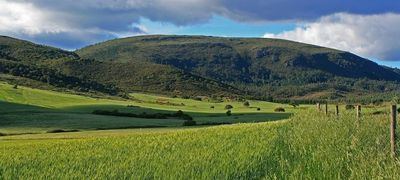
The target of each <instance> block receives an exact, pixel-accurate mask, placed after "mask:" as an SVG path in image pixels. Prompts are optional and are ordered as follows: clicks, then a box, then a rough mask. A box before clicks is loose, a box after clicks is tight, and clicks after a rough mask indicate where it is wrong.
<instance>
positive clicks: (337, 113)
mask: <svg viewBox="0 0 400 180" xmlns="http://www.w3.org/2000/svg"><path fill="white" fill-rule="evenodd" d="M336 116H339V105H338V104H336Z"/></svg>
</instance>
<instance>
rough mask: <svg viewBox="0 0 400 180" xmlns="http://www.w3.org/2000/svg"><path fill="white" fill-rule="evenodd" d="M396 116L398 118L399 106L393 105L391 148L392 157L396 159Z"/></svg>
mask: <svg viewBox="0 0 400 180" xmlns="http://www.w3.org/2000/svg"><path fill="white" fill-rule="evenodd" d="M396 116H397V106H396V105H392V107H391V115H390V146H391V153H392V157H396V121H397V119H396Z"/></svg>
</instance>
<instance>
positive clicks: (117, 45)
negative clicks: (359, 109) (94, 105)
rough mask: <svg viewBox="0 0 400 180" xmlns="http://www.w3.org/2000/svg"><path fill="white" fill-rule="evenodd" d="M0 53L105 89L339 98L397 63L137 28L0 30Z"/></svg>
mask: <svg viewBox="0 0 400 180" xmlns="http://www.w3.org/2000/svg"><path fill="white" fill-rule="evenodd" d="M0 59H3V60H0V62H1V63H2V64H0V65H1V66H0V71H1V72H3V73H8V74H13V75H16V76H23V77H27V78H31V79H35V78H36V79H35V80H39V81H42V82H47V81H46V80H43V78H42V79H40V78H38V77H35V76H32V75H30V76H26V75H24V74H25V73H24V71H23V72H22V73H21V72H20V73H15V72H14V73H12V72H11V71H9V70H4V67H5V65H4V64H7V63H8V64H10V63H13V64H14V66H16V65H15V64H18V65H19V66H26V67H25V68H28V67H30V68H33V69H35V71H46V72H47V71H49V72H52V73H53V74H57V75H59V76H60V77H57V79H58V78H61V79H64V80H62V82H63V83H59V85H57V84H56V85H57V86H60V87H65V88H68V89H71V88H73V89H75V90H78V91H81V90H84V91H92V90H93V91H100V92H103V93H108V94H116V93H118V92H119V93H121V92H132V91H143V92H150V93H158V94H167V95H176V96H182V97H195V96H212V97H223V96H230V97H238V96H241V97H248V98H257V99H268V100H271V99H272V98H274V99H321V98H323V99H338V98H345V97H347V98H348V97H357V96H366V95H371V94H379V97H381V95H382V96H384V95H385V94H390V93H392V92H396V91H398V90H399V89H400V83H399V82H400V73H399V70H398V69H393V68H388V67H384V66H380V65H378V64H376V63H374V62H372V61H370V60H367V59H364V58H362V57H359V56H356V55H354V54H351V53H348V52H343V51H339V50H334V49H329V48H324V47H319V46H314V45H309V44H302V43H298V42H292V41H286V40H278V39H265V38H222V37H208V36H164V35H152V36H137V37H130V38H123V39H115V40H111V41H107V42H103V43H98V44H94V45H91V46H88V47H85V48H82V49H79V50H77V51H75V52H69V51H64V50H61V49H57V48H53V47H48V46H42V45H37V44H33V43H30V42H27V41H22V40H18V39H13V38H9V37H0ZM2 68H3V70H1V69H2ZM43 69H45V70H43ZM42 74H43V73H42ZM47 74H49V73H47ZM50 74H51V73H50ZM39 76H40V77H42V75H39ZM71 78H72V79H73V78H75V79H73V80H65V79H71ZM70 81H71V82H70ZM65 82H67V83H65ZM53 84H54V83H53ZM77 86H84V87H85V88H83V89H79V88H77Z"/></svg>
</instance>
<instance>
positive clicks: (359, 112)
mask: <svg viewBox="0 0 400 180" xmlns="http://www.w3.org/2000/svg"><path fill="white" fill-rule="evenodd" d="M356 111H357V118H359V117H361V105H357V106H356Z"/></svg>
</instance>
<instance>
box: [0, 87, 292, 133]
mask: <svg viewBox="0 0 400 180" xmlns="http://www.w3.org/2000/svg"><path fill="white" fill-rule="evenodd" d="M131 96H132V99H131V100H118V99H104V98H91V97H85V96H79V95H74V94H68V93H60V92H54V91H46V90H38V89H31V88H27V87H21V86H20V87H18V88H17V89H15V88H13V86H12V85H9V84H6V83H0V118H1V121H0V133H3V134H25V133H44V132H46V131H52V130H59V129H61V130H66V131H69V130H79V131H87V130H99V129H126V128H152V127H153V128H154V127H180V126H182V124H183V120H181V119H174V118H168V119H143V118H132V117H113V116H102V115H96V114H92V112H93V111H94V110H118V111H120V112H128V113H137V114H141V113H148V114H152V113H175V112H177V111H178V110H182V111H184V112H185V113H187V114H189V115H190V116H192V117H193V118H194V120H195V121H196V122H197V124H199V125H202V124H226V123H248V122H266V121H275V120H282V119H287V118H288V117H289V116H290V115H291V114H292V112H294V111H295V109H294V108H291V107H289V106H287V105H282V104H276V103H269V102H262V101H250V106H249V107H245V106H244V105H243V102H237V101H233V102H228V101H226V102H219V103H213V102H207V101H195V100H190V99H180V98H169V97H162V96H155V95H146V94H138V93H135V94H131ZM227 104H229V105H232V106H233V109H232V110H231V111H232V116H227V115H226V111H227V110H226V109H225V106H226V105H227ZM280 106H282V107H285V108H286V109H287V112H286V113H275V112H274V108H276V107H280ZM211 107H214V108H211ZM257 108H260V110H259V111H258V110H257Z"/></svg>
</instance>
